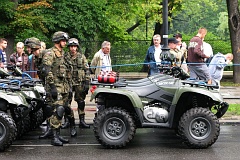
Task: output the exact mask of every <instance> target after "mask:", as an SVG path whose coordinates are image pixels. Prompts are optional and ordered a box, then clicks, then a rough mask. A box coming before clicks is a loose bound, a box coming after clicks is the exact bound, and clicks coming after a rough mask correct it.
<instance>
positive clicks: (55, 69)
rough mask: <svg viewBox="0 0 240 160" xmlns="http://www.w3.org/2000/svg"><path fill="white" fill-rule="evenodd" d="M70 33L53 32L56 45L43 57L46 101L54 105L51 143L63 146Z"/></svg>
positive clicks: (50, 120)
mask: <svg viewBox="0 0 240 160" xmlns="http://www.w3.org/2000/svg"><path fill="white" fill-rule="evenodd" d="M68 38H69V37H68V35H67V34H66V33H65V32H62V31H58V32H55V33H54V34H53V38H52V41H53V42H54V46H53V47H52V48H50V49H47V50H46V51H45V54H44V56H43V59H42V69H41V74H42V76H43V77H44V78H45V90H46V92H47V93H50V94H47V96H46V101H47V103H48V104H49V105H50V106H51V107H52V115H51V117H50V118H49V122H50V130H51V132H53V139H52V140H51V144H52V145H54V146H63V143H68V142H69V141H68V140H67V139H64V138H63V137H61V136H60V126H61V121H62V118H63V116H64V113H65V108H66V107H67V106H66V104H65V103H64V102H66V101H67V100H65V99H67V98H68V88H69V87H68V82H67V77H66V76H67V67H68V66H67V65H66V64H65V62H64V61H65V59H64V50H63V48H64V47H65V46H66V43H67V40H68Z"/></svg>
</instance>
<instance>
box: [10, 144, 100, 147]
mask: <svg viewBox="0 0 240 160" xmlns="http://www.w3.org/2000/svg"><path fill="white" fill-rule="evenodd" d="M99 145H101V144H63V146H99ZM11 146H13V147H51V146H52V147H53V145H50V144H40V145H32V144H30V145H28V144H13V145H11Z"/></svg>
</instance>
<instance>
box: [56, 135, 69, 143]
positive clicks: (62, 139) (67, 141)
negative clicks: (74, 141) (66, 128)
mask: <svg viewBox="0 0 240 160" xmlns="http://www.w3.org/2000/svg"><path fill="white" fill-rule="evenodd" d="M58 137H59V140H60V141H61V142H62V143H69V140H68V139H65V138H63V137H62V136H58Z"/></svg>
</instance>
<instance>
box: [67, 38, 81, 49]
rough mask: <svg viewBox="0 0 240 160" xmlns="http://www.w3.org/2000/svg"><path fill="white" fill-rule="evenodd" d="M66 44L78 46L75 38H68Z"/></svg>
mask: <svg viewBox="0 0 240 160" xmlns="http://www.w3.org/2000/svg"><path fill="white" fill-rule="evenodd" d="M67 46H78V47H79V43H78V40H77V39H76V38H70V39H69V40H68V44H67Z"/></svg>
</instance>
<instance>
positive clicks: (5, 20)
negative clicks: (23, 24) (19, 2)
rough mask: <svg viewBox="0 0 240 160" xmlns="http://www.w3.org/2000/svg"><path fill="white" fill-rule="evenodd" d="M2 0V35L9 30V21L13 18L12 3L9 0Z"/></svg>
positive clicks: (0, 25) (0, 29) (0, 30)
mask: <svg viewBox="0 0 240 160" xmlns="http://www.w3.org/2000/svg"><path fill="white" fill-rule="evenodd" d="M3 1H4V2H1V3H0V8H1V9H0V15H1V21H0V35H2V36H4V35H6V34H9V33H10V32H11V30H10V28H9V27H10V26H9V22H11V21H13V20H14V16H15V12H14V3H13V2H10V1H9V0H3Z"/></svg>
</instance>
